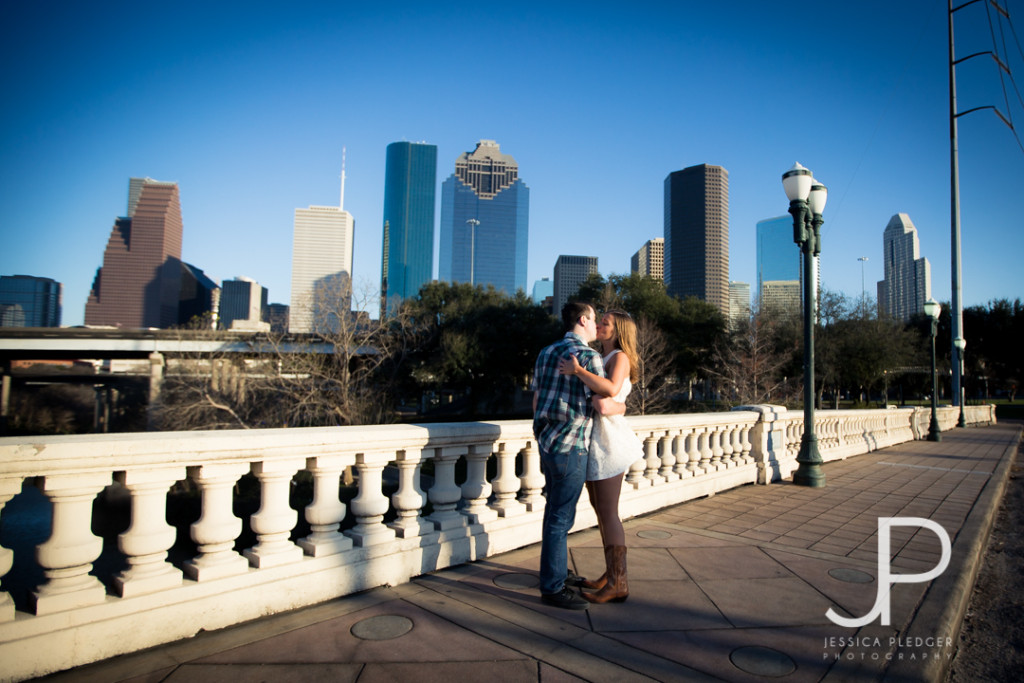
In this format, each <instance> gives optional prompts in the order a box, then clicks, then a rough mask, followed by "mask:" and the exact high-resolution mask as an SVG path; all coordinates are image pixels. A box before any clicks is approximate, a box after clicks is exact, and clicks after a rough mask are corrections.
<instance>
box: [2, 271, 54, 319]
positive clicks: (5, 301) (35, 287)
mask: <svg viewBox="0 0 1024 683" xmlns="http://www.w3.org/2000/svg"><path fill="white" fill-rule="evenodd" d="M62 289H63V288H62V286H61V284H60V283H59V282H57V281H56V280H51V279H50V278H48V277H33V276H31V275H3V276H0V327H60V314H61V295H62Z"/></svg>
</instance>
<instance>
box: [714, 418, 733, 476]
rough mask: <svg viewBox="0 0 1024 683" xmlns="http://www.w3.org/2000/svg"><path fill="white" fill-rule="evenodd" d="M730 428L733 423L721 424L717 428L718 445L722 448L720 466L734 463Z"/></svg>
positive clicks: (728, 465)
mask: <svg viewBox="0 0 1024 683" xmlns="http://www.w3.org/2000/svg"><path fill="white" fill-rule="evenodd" d="M732 430H733V425H722V426H721V427H719V428H718V441H719V447H720V448H721V449H722V467H734V466H735V465H736V463H734V462H733V460H732V453H733V450H732Z"/></svg>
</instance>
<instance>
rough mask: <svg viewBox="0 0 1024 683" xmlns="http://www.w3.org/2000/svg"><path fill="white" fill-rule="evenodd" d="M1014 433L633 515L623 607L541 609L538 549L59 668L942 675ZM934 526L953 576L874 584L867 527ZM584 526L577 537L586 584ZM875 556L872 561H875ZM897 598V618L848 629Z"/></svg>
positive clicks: (350, 676)
mask: <svg viewBox="0 0 1024 683" xmlns="http://www.w3.org/2000/svg"><path fill="white" fill-rule="evenodd" d="M1020 437H1021V428H1020V426H1019V425H1016V424H1012V425H995V426H991V427H979V428H969V429H955V430H952V431H949V432H946V433H944V434H943V435H942V441H941V442H938V443H933V442H928V441H915V442H911V443H906V444H902V445H900V446H895V447H892V448H887V449H885V450H881V451H876V452H874V453H870V454H868V455H862V456H857V457H854V458H851V459H849V460H846V461H843V462H836V463H830V464H827V465H825V468H824V469H825V474H826V477H827V486H826V487H824V488H820V489H810V488H803V487H797V486H794V485H792V484H791V483H788V482H783V483H778V484H773V485H770V486H746V487H743V488H740V489H736V490H733V491H729V492H726V493H722V494H719V495H716V496H713V497H711V498H706V499H702V500H698V501H693V502H690V503H685V504H682V505H678V506H676V507H672V508H668V509H666V510H662V511H660V512H657V513H654V514H651V515H648V516H646V517H643V518H639V519H632V520H629V521H628V522H627V523H626V533H627V543H628V546H629V557H628V562H629V586H630V597H629V600H628V601H627V602H625V603H622V604H608V605H594V606H592V607H591V608H590V609H589V610H588V611H582V612H572V611H568V610H559V609H555V608H551V607H547V606H544V605H542V604H541V602H540V600H539V596H538V593H537V589H536V586H537V579H536V568H537V564H538V555H539V552H540V548H539V546H531V547H528V548H524V549H521V550H518V551H515V552H511V553H507V554H505V555H500V556H497V557H493V558H490V559H488V560H484V561H480V562H476V563H473V564H469V565H463V566H460V567H455V568H452V569H448V570H444V571H439V572H436V573H434V574H430V575H427V576H422V577H420V578H418V579H416V580H415V581H413V582H412V583H410V584H407V585H402V586H397V587H395V588H380V589H375V590H371V591H367V592H365V593H362V594H359V595H353V596H349V597H346V598H342V599H339V600H335V601H332V602H330V603H326V604H323V605H319V606H316V607H312V608H307V609H303V610H298V611H296V612H292V613H288V614H282V615H277V616H273V617H267V618H265V619H261V620H259V621H257V622H253V623H250V624H246V625H242V626H238V627H234V628H230V629H225V630H223V631H217V632H211V633H201V634H200V635H198V636H196V637H195V638H192V639H190V640H187V641H182V642H178V643H174V644H171V645H167V646H164V647H159V648H154V649H152V650H148V651H145V652H140V653H135V654H131V655H124V656H121V657H117V658H114V659H111V660H108V661H105V662H100V663H98V664H93V665H89V666H84V667H80V668H78V669H74V670H72V671H68V672H63V673H60V674H54V675H52V676H49V677H47V678H46V679H45V680H51V681H75V682H76V683H82V682H90V681H101V682H104V683H107V682H112V681H138V682H143V681H146V682H156V681H189V682H196V683H200V682H202V681H225V680H237V681H256V680H259V681H303V682H305V681H359V683H367V682H369V681H417V682H418V681H428V682H432V681H438V682H443V683H463V682H470V681H488V683H497V682H499V681H544V682H545V683H548V682H554V681H580V680H585V681H616V682H618V681H634V680H636V681H640V680H657V681H675V680H687V681H688V680H706V681H763V680H767V679H769V678H770V679H772V680H784V681H846V680H849V681H865V680H887V681H936V680H941V679H942V677H943V675H944V672H945V670H946V668H947V667H948V665H949V662H950V660H951V659H952V656H953V654H954V648H955V643H956V636H957V632H958V630H959V628H960V623H961V621H962V618H963V613H964V610H965V609H966V606H967V601H968V598H969V596H970V593H971V589H972V586H973V583H974V578H975V575H976V572H977V569H978V567H979V565H980V563H981V557H982V554H983V552H984V549H985V542H986V540H987V537H988V533H989V530H990V528H991V525H992V522H993V520H994V518H995V515H996V511H997V509H998V506H999V500H1000V499H1001V497H1002V492H1003V489H1004V487H1005V482H1006V479H1007V475H1008V471H1009V468H1010V465H1011V463H1012V460H1013V456H1014V453H1015V450H1016V448H1017V444H1018V442H1019V440H1020ZM884 517H903V518H906V517H915V518H925V519H928V520H932V521H934V522H937V523H938V524H940V525H941V526H942V528H943V529H944V530H945V531H946V532H947V534H948V536H949V538H950V540H951V541H952V552H951V554H950V556H949V557H950V560H949V565H948V567H947V568H946V569H945V571H944V572H942V573H941V574H940V575H938V576H937V577H936V578H934V579H933V580H931V581H929V582H923V583H910V582H906V583H897V584H894V585H893V587H892V590H891V592H890V594H889V595H888V596H886V595H884V593H885V590H884V589H885V588H886V586H884V585H882V586H880V585H879V580H878V577H879V571H880V566H879V563H878V550H879V549H878V536H879V534H878V527H879V518H884ZM600 545H601V544H600V538H599V536H598V534H597V532H596V530H588V531H585V532H581V533H578V534H574V535H573V536H571V537H570V550H571V559H572V561H573V563H574V564H575V568H576V570H577V571H578V572H579V573H581V574H583V575H585V576H596V575H598V574H600V573H601V572H602V571H603V555H602V550H601V547H600ZM889 552H890V554H891V557H892V561H891V566H892V573H893V574H904V575H908V574H910V575H912V574H922V573H925V572H928V571H929V570H932V569H933V568H934V567H936V566H937V565H939V564H940V561H941V559H942V546H941V542H940V537H939V536H938V535H937V534H936V533H935V532H933V531H931V530H929V529H927V528H919V527H917V526H894V527H892V530H891V540H890V549H889ZM883 562H884V559H883ZM880 588H881V589H882V592H883V597H882V598H881V600H880V601H879V605H880V606H884V605H886V604H887V605H889V606H890V609H891V614H890V625H888V626H884V625H881V623H880V621H881V620H880V618H879V617H877V616H876V617H875V618H874V619H872V620H871V622H870V623H868V624H867V625H865V626H863V627H860V628H853V627H842V626H838V625H836V624H835V623H833V622H832V621H831V620H830V619H829V617H828V616H826V613H827V612H828V610H829V609H830V608H831V609H832V610H833V611H834V612H835V613H837V614H839V615H840V616H844V617H847V618H851V617H852V618H859V617H862V616H864V615H866V614H868V613H869V612H871V611H872V608H873V606H875V604H876V594H877V593H878V591H879V589H880Z"/></svg>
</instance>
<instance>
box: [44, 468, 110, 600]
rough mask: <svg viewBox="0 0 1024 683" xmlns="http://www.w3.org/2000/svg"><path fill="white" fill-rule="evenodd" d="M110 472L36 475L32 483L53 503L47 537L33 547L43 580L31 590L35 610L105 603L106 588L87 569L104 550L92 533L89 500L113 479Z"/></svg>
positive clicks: (99, 539)
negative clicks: (48, 535)
mask: <svg viewBox="0 0 1024 683" xmlns="http://www.w3.org/2000/svg"><path fill="white" fill-rule="evenodd" d="M112 480H113V479H112V476H111V473H110V472H102V473H100V472H90V473H87V474H65V475H54V476H46V477H39V478H38V479H37V480H36V482H37V483H36V485H37V486H38V487H39V488H40V489H41V490H42V491H43V493H45V494H46V496H47V498H49V499H50V502H51V503H52V504H53V523H52V526H51V528H50V538H49V539H48V540H47V541H46V542H44V543H43V544H41V545H39V546H38V547H37V548H36V561H37V562H38V563H39V566H40V567H42V568H43V575H44V576H45V577H46V579H47V581H46V583H44V584H43V585H41V586H39V587H38V588H37V589H36V590H35V591H34V592H33V593H32V597H33V601H34V603H35V612H36V614H51V613H53V612H60V611H62V610H68V609H74V608H76V607H85V606H86V605H95V604H97V603H100V602H103V601H104V600H106V597H107V590H106V588H104V587H103V584H102V583H100V581H99V579H97V578H96V577H95V576H92V575H91V574H89V572H90V571H91V570H92V563H93V562H95V561H96V558H98V557H99V556H100V553H101V552H102V551H103V539H101V538H99V537H98V536H94V535H93V533H92V503H93V500H94V499H95V498H96V494H98V493H99V492H100V491H102V490H103V489H104V488H105V487H107V486H109V485H110V483H111V482H112Z"/></svg>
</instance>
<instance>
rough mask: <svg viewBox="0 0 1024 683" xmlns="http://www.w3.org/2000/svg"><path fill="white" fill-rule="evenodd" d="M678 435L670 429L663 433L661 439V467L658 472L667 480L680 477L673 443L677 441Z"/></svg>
mask: <svg viewBox="0 0 1024 683" xmlns="http://www.w3.org/2000/svg"><path fill="white" fill-rule="evenodd" d="M675 440H676V435H675V434H673V433H672V432H670V431H667V432H665V434H663V435H662V437H661V439H660V441H661V468H660V469H659V470H658V474H660V475H661V478H662V479H664V480H665V481H675V480H676V479H678V478H679V475H678V474H676V471H675V465H676V452H675V448H674V447H673V444H674V443H675Z"/></svg>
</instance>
